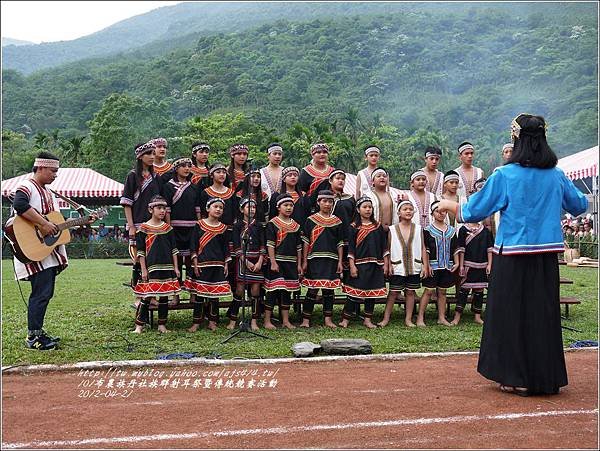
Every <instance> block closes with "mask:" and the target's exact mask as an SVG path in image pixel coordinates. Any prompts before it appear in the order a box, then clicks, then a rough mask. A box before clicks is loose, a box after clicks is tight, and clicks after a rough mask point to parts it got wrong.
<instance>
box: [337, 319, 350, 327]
mask: <svg viewBox="0 0 600 451" xmlns="http://www.w3.org/2000/svg"><path fill="white" fill-rule="evenodd" d="M348 322H349V321H348V320H347V319H343V320H341V321H340V322H339V323H338V326H340V327H343V328H344V329H345V328H346V327H348Z"/></svg>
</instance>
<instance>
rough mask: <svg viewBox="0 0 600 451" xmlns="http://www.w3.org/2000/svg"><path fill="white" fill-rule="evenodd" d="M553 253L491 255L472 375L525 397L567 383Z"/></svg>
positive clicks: (558, 278) (555, 261)
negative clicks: (526, 392)
mask: <svg viewBox="0 0 600 451" xmlns="http://www.w3.org/2000/svg"><path fill="white" fill-rule="evenodd" d="M559 284H560V275H559V270H558V258H557V255H556V254H554V253H546V254H533V255H513V256H508V255H494V261H493V264H492V274H491V276H490V282H489V289H488V300H487V307H486V312H485V324H484V325H483V336H482V339H481V349H480V351H479V363H478V365H477V371H479V373H481V374H482V375H483V376H484V377H486V378H488V379H491V380H493V381H496V382H499V383H501V384H503V385H511V386H515V387H526V388H527V389H528V390H529V391H530V392H531V393H538V394H550V393H556V392H557V391H558V389H559V387H563V386H565V385H567V384H568V381H567V370H566V367H565V356H564V352H563V341H562V330H561V327H560V293H559V288H560V285H559Z"/></svg>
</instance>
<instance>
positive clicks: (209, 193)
mask: <svg viewBox="0 0 600 451" xmlns="http://www.w3.org/2000/svg"><path fill="white" fill-rule="evenodd" d="M211 197H216V198H219V199H221V200H222V201H223V203H224V206H223V215H222V216H221V219H220V221H221V222H222V223H223V224H225V225H226V226H227V229H228V230H230V231H231V230H233V223H234V221H235V218H236V214H237V210H238V204H237V197H236V196H235V194H234V192H233V189H231V188H227V190H226V191H225V192H223V193H219V192H217V191H215V190H214V188H213V187H212V186H209V187H208V188H205V189H204V190H202V191H201V192H200V200H199V202H198V203H199V205H200V211H201V212H202V217H203V218H206V217H208V213H207V211H206V203H207V202H208V199H210V198H211Z"/></svg>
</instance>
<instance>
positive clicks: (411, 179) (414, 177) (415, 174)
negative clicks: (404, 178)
mask: <svg viewBox="0 0 600 451" xmlns="http://www.w3.org/2000/svg"><path fill="white" fill-rule="evenodd" d="M417 177H427V175H426V174H425V172H423V171H421V170H418V171H415V172H413V173H412V175H411V176H410V181H411V182H412V181H413V180H414V179H416V178H417Z"/></svg>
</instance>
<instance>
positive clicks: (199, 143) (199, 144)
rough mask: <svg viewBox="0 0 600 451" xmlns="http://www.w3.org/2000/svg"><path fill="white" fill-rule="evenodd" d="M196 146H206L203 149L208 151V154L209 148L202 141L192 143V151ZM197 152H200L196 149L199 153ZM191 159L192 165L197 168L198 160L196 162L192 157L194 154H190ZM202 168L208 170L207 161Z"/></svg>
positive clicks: (194, 157)
mask: <svg viewBox="0 0 600 451" xmlns="http://www.w3.org/2000/svg"><path fill="white" fill-rule="evenodd" d="M196 146H202V147H204V146H206V147H205V148H206V149H208V151H209V152H210V147H209V145H208V144H207V143H205V142H204V141H195V142H193V143H192V149H193V148H194V147H196ZM199 150H200V149H198V151H199ZM191 158H192V164H193V165H194V166H198V160H196V156H195V155H194V152H192V157H191ZM204 167H205V168H206V169H209V168H210V165H209V164H208V160H207V161H206V162H205V163H204Z"/></svg>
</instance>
